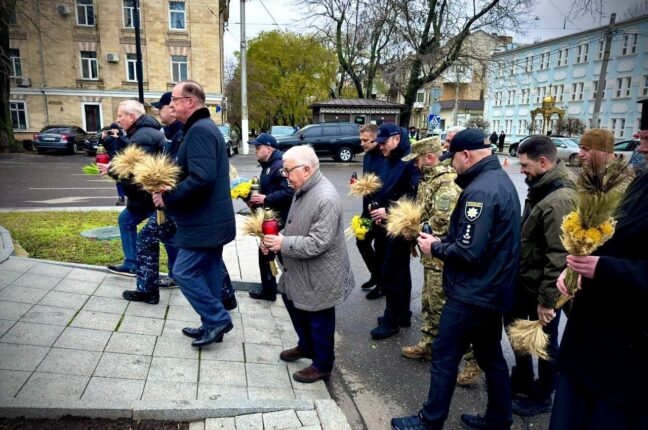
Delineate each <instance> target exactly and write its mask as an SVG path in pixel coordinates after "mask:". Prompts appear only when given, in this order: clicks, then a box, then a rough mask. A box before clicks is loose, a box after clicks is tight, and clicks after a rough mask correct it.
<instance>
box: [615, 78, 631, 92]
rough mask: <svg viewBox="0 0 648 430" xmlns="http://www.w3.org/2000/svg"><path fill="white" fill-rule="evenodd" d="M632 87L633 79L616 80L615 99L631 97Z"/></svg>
mask: <svg viewBox="0 0 648 430" xmlns="http://www.w3.org/2000/svg"><path fill="white" fill-rule="evenodd" d="M631 85H632V77H629V78H618V79H617V80H616V92H615V93H614V96H615V97H630V86H631Z"/></svg>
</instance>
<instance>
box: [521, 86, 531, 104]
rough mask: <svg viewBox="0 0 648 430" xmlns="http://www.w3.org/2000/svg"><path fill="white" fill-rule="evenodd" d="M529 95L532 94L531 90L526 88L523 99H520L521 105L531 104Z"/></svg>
mask: <svg viewBox="0 0 648 430" xmlns="http://www.w3.org/2000/svg"><path fill="white" fill-rule="evenodd" d="M529 93H531V89H530V88H525V89H523V90H522V97H521V98H520V104H523V105H528V104H529Z"/></svg>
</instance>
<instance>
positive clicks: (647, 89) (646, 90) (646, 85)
mask: <svg viewBox="0 0 648 430" xmlns="http://www.w3.org/2000/svg"><path fill="white" fill-rule="evenodd" d="M641 95H642V96H648V75H643V87H642V88H641Z"/></svg>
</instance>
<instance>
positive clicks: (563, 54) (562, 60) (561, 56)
mask: <svg viewBox="0 0 648 430" xmlns="http://www.w3.org/2000/svg"><path fill="white" fill-rule="evenodd" d="M568 56H569V48H562V49H560V50H558V66H566V65H567V57H568Z"/></svg>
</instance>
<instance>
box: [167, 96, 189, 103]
mask: <svg viewBox="0 0 648 430" xmlns="http://www.w3.org/2000/svg"><path fill="white" fill-rule="evenodd" d="M192 98H193V97H191V96H178V97H171V101H172V102H174V103H175V102H177V101H178V100H180V99H192Z"/></svg>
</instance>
